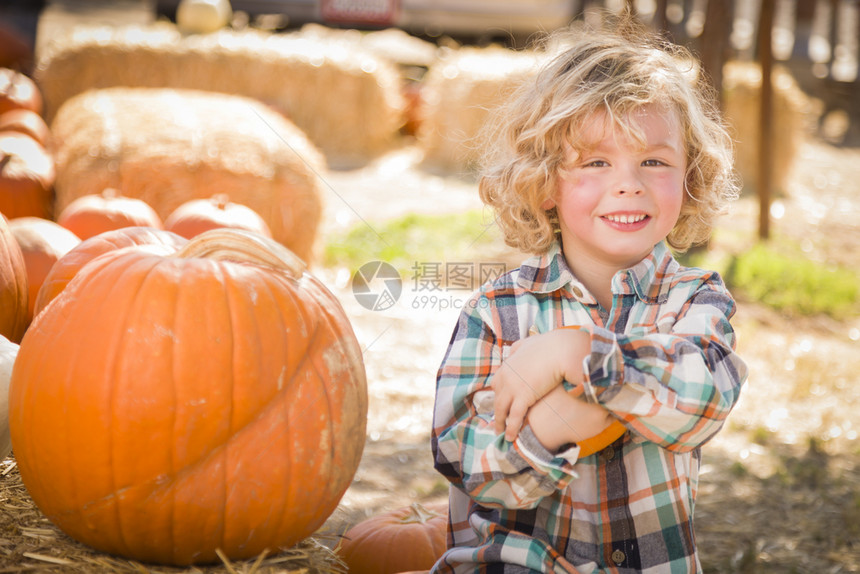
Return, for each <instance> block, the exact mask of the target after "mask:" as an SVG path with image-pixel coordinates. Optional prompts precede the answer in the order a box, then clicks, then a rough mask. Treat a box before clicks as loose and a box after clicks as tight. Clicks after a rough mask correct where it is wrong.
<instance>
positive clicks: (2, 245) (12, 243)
mask: <svg viewBox="0 0 860 574" xmlns="http://www.w3.org/2000/svg"><path fill="white" fill-rule="evenodd" d="M27 289H28V286H27V268H26V266H25V265H24V255H23V254H22V253H21V247H20V246H19V245H18V242H17V241H16V240H15V236H14V235H12V231H11V230H10V229H9V224H8V223H7V222H6V218H5V217H4V216H3V214H2V213H0V335H2V336H4V337H6V338H7V339H9V340H10V341H12V342H13V343H18V342H20V341H21V337H23V336H24V331H26V330H27V323H28V320H27V314H28V312H29V308H28V292H27Z"/></svg>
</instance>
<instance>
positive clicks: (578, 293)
mask: <svg viewBox="0 0 860 574" xmlns="http://www.w3.org/2000/svg"><path fill="white" fill-rule="evenodd" d="M571 291H573V295H574V296H575V297H576V298H577V299H582V296H583V295H584V293H583V292H582V289H580V288H579V285H574V286H573V288H572V289H571Z"/></svg>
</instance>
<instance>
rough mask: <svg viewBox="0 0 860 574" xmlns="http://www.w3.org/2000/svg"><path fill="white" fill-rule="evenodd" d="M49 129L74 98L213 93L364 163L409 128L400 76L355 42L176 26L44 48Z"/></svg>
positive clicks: (340, 157) (87, 34) (88, 35)
mask: <svg viewBox="0 0 860 574" xmlns="http://www.w3.org/2000/svg"><path fill="white" fill-rule="evenodd" d="M34 75H35V77H36V78H37V80H38V83H39V85H40V87H41V89H42V91H43V94H44V98H45V101H46V111H45V114H46V116H47V117H48V118H49V119H50V118H52V117H53V115H54V114H55V113H56V112H57V110H58V109H59V107H60V106H61V105H62V104H63V102H65V101H66V100H67V99H69V98H70V97H72V96H74V95H76V94H79V93H81V92H83V91H86V90H88V89H94V88H107V87H114V86H129V87H158V88H160V87H170V88H182V89H195V90H206V91H213V92H222V93H227V94H236V95H243V96H248V97H252V98H256V99H258V100H261V101H263V102H266V103H268V104H270V105H272V106H273V107H276V108H278V109H279V110H281V111H282V112H283V113H284V114H285V115H287V116H288V117H289V118H290V119H291V120H292V121H293V122H294V123H295V124H296V125H297V126H298V127H299V128H300V129H301V130H302V131H304V132H305V133H306V134H307V135H308V137H310V139H311V140H312V141H313V142H314V143H315V144H316V145H317V146H318V147H319V148H320V149H321V150H322V151H323V152H324V153H325V154H326V155H327V156H328V159H329V163H330V164H333V163H339V164H344V165H348V164H355V163H359V162H364V161H367V159H369V158H371V157H373V156H375V155H378V154H380V153H382V152H384V151H386V150H387V149H389V148H390V147H391V146H392V144H393V143H395V141H396V138H397V136H398V131H399V129H400V126H401V125H402V124H403V107H404V103H403V99H402V96H401V94H400V76H399V74H398V71H397V67H396V66H395V65H394V64H393V63H392V62H390V61H388V60H386V59H383V58H381V57H379V56H378V55H375V54H374V53H372V52H370V51H368V50H365V49H363V48H362V47H361V46H360V45H359V44H357V43H356V42H354V41H352V40H351V39H348V38H345V37H343V38H340V39H338V38H337V37H325V38H318V37H313V36H312V35H301V34H272V33H269V32H263V31H259V30H252V29H246V30H242V31H233V30H220V31H218V32H214V33H211V34H200V35H186V36H183V35H182V34H181V33H180V32H179V30H178V29H177V28H176V27H175V26H173V25H172V24H169V23H166V22H159V23H157V24H153V25H149V26H126V27H114V28H109V27H92V26H91V27H79V28H75V29H73V30H71V31H70V32H69V33H67V34H65V35H63V36H61V37H60V38H59V39H58V40H57V41H55V42H53V43H51V44H50V45H48V46H46V47H45V49H44V51H43V52H41V53H40V59H39V62H38V65H37V68H36V71H35V72H34Z"/></svg>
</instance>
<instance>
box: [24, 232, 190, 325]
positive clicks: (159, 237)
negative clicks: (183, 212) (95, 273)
mask: <svg viewBox="0 0 860 574" xmlns="http://www.w3.org/2000/svg"><path fill="white" fill-rule="evenodd" d="M69 233H71V232H69ZM186 243H187V241H186V240H185V238H183V237H180V236H179V235H176V234H175V233H171V232H170V231H165V230H163V229H155V228H153V227H123V228H122V229H114V230H113V231H105V232H104V233H99V234H98V235H96V236H94V237H90V238H89V239H85V240H84V241H81V242H80V243H79V244H78V245H77V246H75V247H74V248H73V249H72V250H71V251H69V252H68V253H66V254H65V255H63V256H62V257H61V258H60V259H59V261H57V262H56V263H54V266H53V267H52V268H51V271H50V272H49V273H48V275H47V277H45V279H44V281H43V282H42V286H41V287H40V288H39V292H38V294H37V296H36V302H35V304H34V305H33V315H38V314H39V312H40V311H41V310H42V309H44V308H45V306H47V305H48V303H50V302H51V301H52V300H53V299H54V297H56V296H57V295H59V294H60V291H62V290H63V289H65V288H66V285H68V283H69V281H71V280H72V278H74V276H75V275H76V274H77V273H78V271H80V269H81V267H83V266H84V265H86V264H87V263H89V262H90V261H92V260H93V259H95V258H96V257H98V256H99V255H102V254H103V253H107V252H109V251H115V250H117V249H122V248H124V247H136V246H139V245H149V246H154V247H162V248H163V249H162V253H164V254H165V255H166V254H168V253H171V252H173V251H176V250H177V249H179V248H180V247H182V246H183V245H185V244H186ZM156 252H157V251H156Z"/></svg>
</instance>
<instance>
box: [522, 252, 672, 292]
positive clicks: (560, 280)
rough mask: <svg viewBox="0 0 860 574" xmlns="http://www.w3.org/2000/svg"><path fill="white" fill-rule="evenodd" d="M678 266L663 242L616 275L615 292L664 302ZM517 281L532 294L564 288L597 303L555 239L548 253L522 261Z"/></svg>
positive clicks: (613, 285)
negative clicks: (571, 267) (572, 268)
mask: <svg viewBox="0 0 860 574" xmlns="http://www.w3.org/2000/svg"><path fill="white" fill-rule="evenodd" d="M678 267H679V265H678V263H677V262H676V261H675V258H674V257H672V253H671V252H670V251H669V248H668V247H666V244H665V243H664V242H662V241H661V242H660V243H658V244H657V245H655V246H654V248H653V249H652V250H651V252H650V253H649V254H648V255H647V256H646V257H645V258H644V259H643V260H642V261H640V262H639V263H637V264H636V265H634V266H633V267H630V268H629V269H623V270H621V271H619V272H618V273H616V274H615V276H614V277H613V278H612V292H613V293H616V294H619V295H625V294H635V295H636V296H638V297H639V298H640V299H641V300H642V301H643V302H645V303H658V304H659V303H664V302H665V301H666V298H667V297H668V295H669V288H670V287H671V283H672V276H673V275H674V273H675V271H677V269H678ZM517 284H518V285H519V286H520V287H521V288H523V289H525V290H526V291H530V292H532V293H550V292H552V291H557V290H559V289H563V288H564V289H566V290H568V291H570V292H572V293H573V294H574V296H575V297H576V298H577V299H578V300H580V301H581V302H582V303H587V304H595V303H596V302H597V301H596V300H595V299H594V297H593V296H592V295H591V294H590V293H589V292H588V290H587V289H586V288H585V286H584V285H583V284H582V283H580V282H579V281H578V280H577V279H576V277H575V276H574V274H573V272H572V271H571V270H570V268H569V267H568V266H567V261H566V260H565V258H564V254H563V253H562V251H561V243H560V242H559V241H554V242H553V243H552V245H551V246H550V248H549V250H548V251H547V252H546V253H544V254H542V255H535V256H533V257H530V258H529V259H527V260H526V261H524V262H523V264H522V265H521V266H520V272H519V275H518V277H517Z"/></svg>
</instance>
